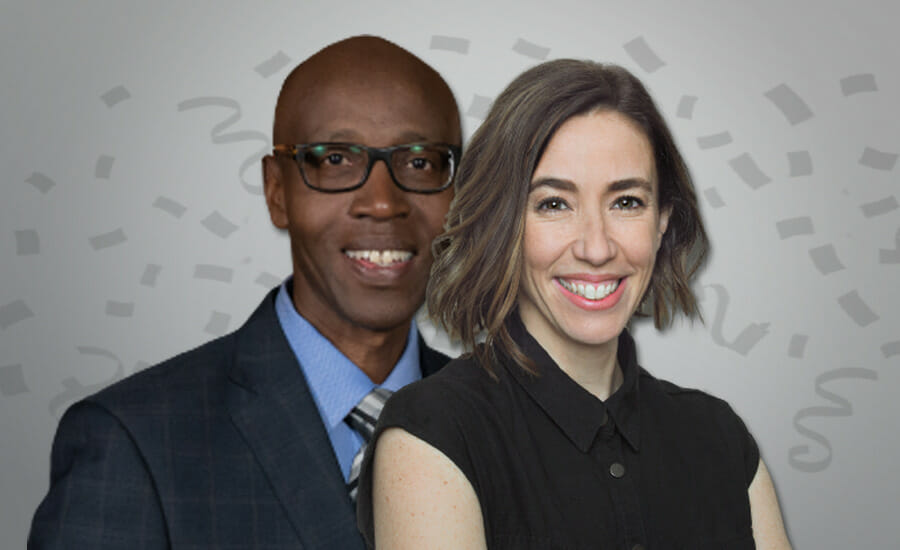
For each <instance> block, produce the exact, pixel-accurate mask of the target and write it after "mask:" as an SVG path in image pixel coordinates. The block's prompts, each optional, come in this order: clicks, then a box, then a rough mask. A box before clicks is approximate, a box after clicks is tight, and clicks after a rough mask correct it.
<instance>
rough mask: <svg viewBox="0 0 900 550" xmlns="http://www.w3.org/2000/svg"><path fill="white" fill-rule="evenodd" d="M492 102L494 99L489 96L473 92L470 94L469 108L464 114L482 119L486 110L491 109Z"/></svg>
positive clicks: (485, 114) (486, 112)
mask: <svg viewBox="0 0 900 550" xmlns="http://www.w3.org/2000/svg"><path fill="white" fill-rule="evenodd" d="M493 103H494V100H492V99H491V98H489V97H485V96H483V95H478V94H475V95H473V96H472V102H471V103H469V110H468V111H466V114H467V115H469V116H471V117H475V118H480V119H481V120H484V118H485V117H486V116H487V114H488V111H490V110H491V105H493Z"/></svg>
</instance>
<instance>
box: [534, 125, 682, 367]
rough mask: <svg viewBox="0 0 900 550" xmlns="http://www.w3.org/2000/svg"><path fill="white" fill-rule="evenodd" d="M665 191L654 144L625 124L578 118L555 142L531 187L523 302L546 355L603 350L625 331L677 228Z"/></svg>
mask: <svg viewBox="0 0 900 550" xmlns="http://www.w3.org/2000/svg"><path fill="white" fill-rule="evenodd" d="M657 185H658V184H657V176H656V169H655V163H654V158H653V150H652V147H651V145H650V142H649V140H648V139H647V137H646V136H645V135H644V133H643V131H642V130H641V129H640V128H639V127H638V126H637V125H636V124H634V123H632V122H631V121H630V120H629V119H628V118H626V117H625V116H624V115H621V114H619V113H617V112H614V111H600V112H595V113H591V114H587V115H581V116H576V117H573V118H571V119H569V120H568V121H566V122H565V123H564V124H563V125H562V126H560V128H559V130H558V131H557V132H556V134H555V135H554V136H553V137H552V138H551V140H550V142H549V144H548V146H547V148H546V150H545V151H544V154H543V156H542V157H541V159H540V162H539V163H538V165H537V168H536V169H535V171H534V175H533V177H532V180H531V190H530V192H529V195H528V203H527V211H526V214H525V240H524V257H525V259H524V269H523V273H522V290H521V292H520V295H519V311H520V314H521V317H522V321H523V322H524V323H525V326H526V327H527V328H528V331H529V332H530V333H531V334H532V335H533V336H534V337H535V338H536V339H537V340H538V341H539V342H540V343H541V345H543V346H544V347H545V348H547V349H548V350H553V349H568V348H569V347H570V346H573V345H575V346H602V345H604V344H607V343H609V342H610V341H612V340H614V339H615V338H617V337H618V335H619V333H620V332H622V330H623V329H624V328H625V324H626V323H627V322H628V320H629V319H630V318H631V315H632V314H633V313H634V311H635V309H636V308H637V306H638V303H639V301H640V299H641V296H643V294H644V291H645V290H646V288H647V285H648V284H649V282H650V276H651V274H652V273H653V264H654V262H655V259H656V252H657V250H658V249H659V244H660V241H661V239H662V236H663V233H665V231H666V224H667V223H668V218H669V216H668V212H662V213H661V212H660V209H659V205H658V203H657V196H658V188H657ZM551 355H553V353H552V351H551Z"/></svg>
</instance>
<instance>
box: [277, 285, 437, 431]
mask: <svg viewBox="0 0 900 550" xmlns="http://www.w3.org/2000/svg"><path fill="white" fill-rule="evenodd" d="M291 281H292V279H291V278H288V279H287V280H286V281H285V282H284V283H283V284H282V285H281V288H280V289H279V290H278V295H277V296H276V298H275V312H276V313H277V315H278V320H279V322H280V324H281V329H282V330H283V331H284V335H285V337H287V340H288V343H289V344H290V346H291V349H292V350H293V351H294V355H295V356H296V357H297V361H298V362H299V363H300V370H301V371H302V372H303V375H304V377H306V382H307V384H308V385H309V389H310V391H311V392H312V395H313V399H314V400H315V402H316V407H317V408H318V409H319V415H320V416H321V417H322V420H323V422H324V423H325V425H326V426H327V427H328V428H329V429H332V428H334V427H335V426H337V425H338V424H340V423H341V422H343V421H344V418H346V417H347V415H348V414H349V413H350V411H351V410H353V407H355V406H356V405H357V404H358V403H359V402H360V400H361V399H362V398H363V397H365V396H366V394H368V393H369V392H370V391H372V389H374V388H375V387H376V384H375V383H373V382H372V381H371V380H370V379H369V377H368V376H367V375H366V373H364V372H363V371H362V370H360V369H359V367H357V366H356V365H355V364H353V362H352V361H350V359H348V358H347V356H345V355H344V354H343V353H341V351H340V350H338V349H337V348H336V347H335V346H334V344H332V343H331V342H330V341H329V340H328V339H327V338H325V337H324V336H323V335H322V334H321V333H320V332H319V331H318V330H317V329H316V327H314V326H313V325H312V324H311V323H310V322H309V321H307V320H306V319H304V318H303V316H302V315H300V314H299V313H298V312H297V309H296V308H295V307H294V303H293V301H292V300H291V296H290V292H289V290H288V286H289V285H290V284H291ZM420 378H422V370H421V368H420V366H419V333H418V329H417V328H416V323H415V321H413V322H412V323H410V328H409V335H408V336H407V339H406V348H405V349H404V350H403V354H402V355H401V356H400V359H399V360H398V361H397V364H396V365H395V366H394V369H393V370H392V371H391V373H390V374H389V375H388V377H387V379H386V380H385V381H384V382H383V383H382V384H381V385H380V387H382V388H385V389H388V390H391V391H396V390H398V389H400V388H402V387H403V386H405V385H406V384H409V383H410V382H415V381H416V380H419V379H420Z"/></svg>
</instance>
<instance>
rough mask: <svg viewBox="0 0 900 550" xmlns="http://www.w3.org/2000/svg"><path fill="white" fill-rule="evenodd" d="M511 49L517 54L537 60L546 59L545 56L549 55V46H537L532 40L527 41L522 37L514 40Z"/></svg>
mask: <svg viewBox="0 0 900 550" xmlns="http://www.w3.org/2000/svg"><path fill="white" fill-rule="evenodd" d="M512 50H513V51H514V52H516V53H517V54H520V55H524V56H525V57H530V58H532V59H537V60H539V61H543V60H544V59H547V56H548V55H550V48H545V47H544V46H539V45H537V44H535V43H534V42H529V41H527V40H525V39H522V38H519V39H518V40H516V43H515V44H513V47H512Z"/></svg>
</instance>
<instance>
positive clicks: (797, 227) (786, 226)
mask: <svg viewBox="0 0 900 550" xmlns="http://www.w3.org/2000/svg"><path fill="white" fill-rule="evenodd" d="M775 228H776V229H777V230H778V236H779V237H781V240H784V239H787V238H789V237H797V236H799V235H812V234H813V233H814V232H815V231H814V230H813V222H812V218H810V217H808V216H807V217H801V218H790V219H787V220H781V221H780V222H777V223H776V224H775Z"/></svg>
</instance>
